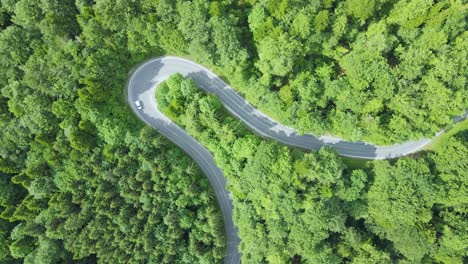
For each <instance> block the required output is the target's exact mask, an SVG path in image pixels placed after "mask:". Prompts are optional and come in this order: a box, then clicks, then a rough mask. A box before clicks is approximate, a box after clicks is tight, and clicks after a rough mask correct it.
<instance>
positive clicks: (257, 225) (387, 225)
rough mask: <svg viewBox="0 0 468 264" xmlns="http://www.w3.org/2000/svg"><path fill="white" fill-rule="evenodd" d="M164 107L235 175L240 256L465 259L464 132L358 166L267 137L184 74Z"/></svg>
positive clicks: (467, 177) (161, 90)
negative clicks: (436, 145)
mask: <svg viewBox="0 0 468 264" xmlns="http://www.w3.org/2000/svg"><path fill="white" fill-rule="evenodd" d="M156 98H157V101H158V107H159V108H160V110H161V111H162V112H163V113H165V114H166V115H167V116H169V117H171V119H172V120H173V121H175V122H176V123H178V124H179V125H181V126H182V127H183V128H184V129H185V130H186V131H187V132H188V133H189V134H190V135H192V136H193V137H195V138H196V139H197V140H198V141H199V142H200V143H201V144H202V145H204V146H206V147H207V148H208V149H209V150H210V151H211V152H212V153H213V154H214V157H215V161H216V163H217V164H218V165H219V166H220V167H221V169H222V170H223V172H224V173H225V176H226V177H227V179H228V181H229V189H230V190H231V191H232V193H233V195H234V208H235V211H234V216H235V222H236V224H237V225H238V227H239V236H240V238H241V247H240V249H241V252H242V262H243V263H262V262H264V261H266V262H268V263H290V262H291V261H300V262H301V263H342V262H350V263H395V262H400V261H401V262H412V263H421V262H431V263H432V262H441V263H462V262H463V260H464V258H466V256H467V250H468V247H467V244H466V243H465V242H466V241H467V240H466V239H467V234H468V221H466V213H468V212H467V211H466V205H467V204H466V201H468V170H467V168H468V143H467V142H468V140H467V136H468V130H461V131H459V132H458V133H457V134H456V135H454V136H453V137H451V138H450V140H449V141H448V142H447V144H446V145H445V146H444V147H443V148H440V149H438V150H437V151H436V152H427V153H426V154H424V155H423V156H422V157H420V158H417V159H413V158H400V159H398V160H394V161H390V162H389V161H375V162H368V163H367V167H366V168H365V169H353V168H350V167H348V166H346V165H345V164H346V163H345V162H344V161H343V160H342V159H340V158H339V157H337V155H336V154H335V153H334V152H333V151H332V150H331V149H326V148H322V149H321V150H319V151H318V152H310V153H305V152H302V151H301V150H297V149H292V148H289V147H286V146H283V145H281V144H279V143H276V142H274V141H271V140H268V139H263V138H261V137H259V136H257V135H255V134H253V133H252V132H251V131H249V130H248V128H246V127H245V126H244V125H243V124H242V122H241V121H240V120H237V119H235V118H233V117H232V116H231V115H230V114H229V113H228V112H227V110H226V109H225V108H224V107H223V106H222V104H221V102H220V101H219V100H218V99H217V98H216V97H215V96H213V95H210V94H206V93H205V92H202V91H201V90H200V89H198V88H197V86H196V84H195V82H193V81H192V80H189V79H184V77H182V76H181V75H179V74H176V75H173V76H171V77H170V78H169V79H168V80H167V81H165V82H163V83H162V84H160V85H159V87H158V89H157V90H156Z"/></svg>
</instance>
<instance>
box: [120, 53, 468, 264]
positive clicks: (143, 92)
mask: <svg viewBox="0 0 468 264" xmlns="http://www.w3.org/2000/svg"><path fill="white" fill-rule="evenodd" d="M175 73H180V74H182V75H183V76H186V77H188V78H191V79H193V80H194V81H195V82H196V83H197V84H198V86H199V87H200V88H201V89H203V90H205V91H207V92H210V93H214V94H216V95H217V96H218V98H219V99H220V100H221V102H222V103H223V104H224V106H225V107H226V108H227V109H228V110H229V111H230V112H231V113H232V114H234V115H235V116H237V117H238V118H239V119H241V120H242V121H243V122H244V123H245V124H246V125H247V126H249V127H250V128H251V129H252V130H254V131H255V132H256V133H258V134H260V135H262V136H265V137H268V138H272V139H274V140H277V141H279V142H281V143H283V144H286V145H289V146H295V147H300V148H304V149H308V150H318V149H319V148H321V147H322V146H330V147H332V148H334V149H335V150H336V151H337V152H338V153H339V154H340V155H342V156H346V157H353V158H361V159H387V158H395V157H400V156H405V155H408V154H410V153H414V152H417V151H419V150H420V149H422V148H423V147H424V146H425V145H427V144H429V143H430V142H431V140H430V139H421V140H417V141H407V142H405V143H402V144H394V145H391V146H375V145H373V144H369V143H365V142H348V141H344V140H342V139H339V138H335V137H325V136H322V137H315V136H313V135H309V134H302V135H300V134H298V133H297V132H296V131H295V130H294V129H292V128H290V127H287V126H283V125H282V124H280V123H278V122H276V121H274V120H272V119H271V118H269V117H267V116H266V115H264V114H263V113H261V112H259V111H258V110H256V109H255V108H254V107H253V106H252V105H250V104H249V103H248V102H247V101H245V100H244V98H242V97H241V96H240V95H239V94H237V93H236V92H235V91H234V90H233V89H232V88H231V87H229V86H228V85H227V84H226V83H225V82H224V81H222V80H221V79H220V78H218V77H217V76H216V75H215V74H213V73H212V72H211V71H210V70H209V69H207V68H205V67H203V66H201V65H199V64H196V63H194V62H192V61H189V60H186V59H182V58H178V57H170V56H167V57H159V58H154V59H151V60H149V61H146V62H144V63H142V64H141V65H139V66H138V67H137V68H136V69H135V70H134V71H133V72H132V74H131V77H130V79H129V81H128V83H127V99H128V102H129V104H130V107H131V108H132V110H133V111H134V112H135V114H136V115H137V116H138V117H139V118H140V119H141V120H142V121H144V122H145V123H147V124H148V125H150V126H152V127H153V128H154V129H156V130H157V131H159V133H161V134H162V135H164V136H165V137H167V138H169V139H170V140H171V141H172V142H174V143H175V144H176V145H178V146H179V147H180V148H182V149H183V150H184V151H185V152H186V153H187V154H189V155H190V156H191V157H192V158H193V159H194V160H195V162H197V163H198V165H199V166H200V168H201V169H202V171H203V172H204V173H205V175H206V176H207V177H208V179H209V181H210V183H211V185H212V186H213V189H214V192H215V195H216V198H217V200H218V203H219V206H220V208H221V212H222V215H223V220H224V229H225V234H226V239H227V247H226V256H225V258H224V263H229V264H231V263H240V253H239V252H238V250H237V247H238V245H239V242H240V240H239V237H238V236H237V227H236V226H235V225H234V222H233V220H232V209H233V206H232V201H231V199H230V193H229V191H228V190H227V189H226V178H225V177H224V175H223V172H222V171H221V170H220V169H219V168H218V167H217V166H216V164H215V162H214V159H213V156H212V155H211V153H210V152H209V151H208V150H207V149H206V148H205V147H203V146H202V145H201V144H200V143H198V141H196V140H195V139H194V138H192V137H191V136H190V135H188V134H187V133H186V132H185V131H184V130H183V129H181V128H180V127H179V126H177V125H176V124H174V123H173V122H172V121H171V120H170V119H168V118H167V117H166V116H164V115H163V114H162V113H161V112H160V111H159V110H158V107H157V103H156V99H155V90H156V87H157V86H158V84H159V83H161V82H162V81H164V80H166V79H167V78H168V77H169V76H171V75H173V74H175ZM137 100H139V101H140V102H141V106H142V108H141V109H137V106H136V105H135V101H137ZM467 115H468V112H467V113H465V115H463V116H460V117H457V118H456V119H455V122H459V121H461V120H463V119H464V118H466V117H467ZM442 133H443V131H441V132H439V133H437V135H436V136H439V135H440V134H442Z"/></svg>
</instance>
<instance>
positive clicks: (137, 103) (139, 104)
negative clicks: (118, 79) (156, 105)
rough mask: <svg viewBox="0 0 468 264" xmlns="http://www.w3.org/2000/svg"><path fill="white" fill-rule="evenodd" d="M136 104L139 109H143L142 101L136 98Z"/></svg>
mask: <svg viewBox="0 0 468 264" xmlns="http://www.w3.org/2000/svg"><path fill="white" fill-rule="evenodd" d="M135 105H136V107H137V108H138V109H141V103H140V100H136V101H135Z"/></svg>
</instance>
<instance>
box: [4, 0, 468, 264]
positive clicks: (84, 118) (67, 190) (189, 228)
mask: <svg viewBox="0 0 468 264" xmlns="http://www.w3.org/2000/svg"><path fill="white" fill-rule="evenodd" d="M466 27H467V24H466V3H464V2H463V1H459V0H454V1H448V0H443V1H426V0H396V1H387V0H375V1H372V0H368V1H355V0H343V1H341V0H340V1H338V0H326V1H292V0H290V1H283V0H265V1H230V0H229V1H209V2H207V1H202V0H192V1H185V0H184V1H182V0H177V1H171V0H160V1H149V0H139V1H122V0H98V1H88V0H77V1H73V0H64V1H57V0H50V1H45V0H42V1H29V0H1V4H0V30H1V32H0V66H1V69H2V71H0V131H1V132H0V189H1V190H0V262H2V263H3V262H4V263H20V262H24V263H69V262H72V261H75V262H82V263H95V262H113V263H114V262H121V263H147V262H148V263H216V262H219V261H220V259H221V258H222V257H223V254H224V253H223V252H224V240H223V237H222V225H221V217H220V215H219V210H218V208H217V207H216V206H215V201H214V197H213V194H212V192H211V191H210V187H209V184H208V182H207V181H206V179H205V178H204V177H203V176H202V175H201V173H200V172H199V170H198V169H197V167H196V166H195V165H194V164H193V162H192V161H190V160H189V159H188V158H187V157H186V156H185V155H183V154H182V153H181V152H180V151H179V150H177V149H175V148H174V146H172V145H171V144H170V143H169V142H167V140H165V139H163V138H160V137H159V136H158V135H156V134H155V133H154V132H153V131H152V130H151V129H149V128H142V125H141V124H140V122H139V121H138V120H136V119H135V118H134V117H133V115H132V114H131V113H129V111H128V108H126V107H125V106H124V100H123V99H122V89H123V86H124V84H125V81H126V79H127V77H128V75H127V73H128V72H129V71H130V69H131V68H132V67H134V65H136V64H137V63H139V62H140V61H142V60H144V59H146V58H150V57H154V56H158V55H162V54H165V53H169V54H177V55H181V56H190V57H191V58H193V59H194V60H195V61H197V62H200V63H205V64H208V65H209V66H210V67H213V68H214V69H215V70H216V71H218V72H219V73H220V74H221V75H222V76H223V77H225V78H227V81H229V82H230V83H231V84H232V85H233V87H235V88H236V89H238V90H239V92H241V93H242V94H244V95H245V97H246V99H247V100H248V101H250V102H251V103H252V104H254V105H255V106H256V107H258V108H259V109H260V110H262V111H264V112H265V113H267V114H269V115H271V116H272V117H274V118H276V119H278V121H280V122H282V123H284V124H287V125H290V126H292V127H295V128H297V129H298V130H299V131H302V132H312V133H315V134H324V133H328V134H335V135H339V136H342V137H344V138H348V139H355V140H367V141H371V142H374V143H391V142H399V141H403V140H406V139H412V138H420V137H422V136H426V137H432V136H433V134H434V132H436V131H439V130H440V129H441V128H443V127H445V126H447V125H450V124H451V122H452V119H453V117H454V116H455V115H458V114H460V113H461V112H463V111H464V110H466V109H467V108H468V105H467V102H468V97H467V96H468V93H467V86H466V72H467V71H468V67H467V66H468V61H467V58H468V56H467V52H468V46H467V45H468V41H467V39H468V33H467V32H466ZM171 82H172V83H171ZM165 85H166V86H167V87H166V88H164V85H163V87H161V88H160V89H159V90H158V91H159V92H161V94H160V95H158V97H160V98H159V99H160V100H161V102H163V103H162V104H163V105H164V108H163V109H162V110H163V111H165V112H166V113H167V114H168V115H169V116H170V117H171V118H173V119H174V120H176V121H178V122H179V123H180V124H181V125H183V126H184V127H185V128H186V129H187V130H188V131H189V132H190V133H191V134H192V135H194V136H195V137H197V138H198V139H199V140H200V141H201V142H202V143H203V144H205V145H206V146H207V147H208V148H209V149H210V150H211V151H212V152H213V153H214V154H215V158H216V161H217V163H218V164H219V165H220V166H221V167H222V168H223V170H224V171H225V173H226V175H227V176H228V178H229V180H230V181H229V184H230V188H231V190H232V192H233V197H234V198H233V199H234V202H235V204H236V209H235V220H236V223H237V224H238V225H239V227H240V235H241V236H242V245H241V251H242V253H243V259H244V262H245V263H249V262H251V263H259V262H260V263H261V262H271V263H288V262H298V261H301V262H303V263H307V262H308V263H337V262H350V263H369V262H370V263H394V262H402V263H403V262H427V263H430V262H441V263H463V262H464V261H465V262H466V258H467V256H466V252H467V249H466V245H467V244H468V243H467V238H466V234H467V225H466V213H467V212H466V200H467V191H466V186H467V183H466V178H467V175H466V171H468V169H467V164H466V160H468V159H467V154H466V144H465V142H466V141H467V139H466V134H465V132H460V133H457V134H456V136H454V137H453V138H452V139H447V142H446V143H447V144H444V145H440V146H439V147H438V148H436V149H435V150H434V152H432V153H427V154H424V155H423V157H421V158H419V159H414V160H412V159H410V158H408V159H402V160H400V161H397V162H395V163H394V162H389V163H386V162H376V163H375V166H373V167H372V166H370V167H369V168H366V169H365V170H354V171H352V170H351V169H349V168H345V167H344V166H343V165H342V163H341V161H340V160H338V159H337V158H336V157H335V155H334V154H333V153H332V152H331V151H329V150H321V151H320V152H318V153H308V154H304V153H301V152H297V151H293V150H291V149H288V148H285V147H282V146H279V145H278V144H276V143H272V142H269V141H264V140H261V139H259V138H258V137H257V136H255V135H252V134H251V133H249V132H248V130H247V129H246V128H245V127H244V126H243V125H242V124H241V123H240V122H239V121H236V120H235V119H234V118H232V117H230V116H229V115H227V114H226V111H225V110H224V109H223V108H222V107H221V104H220V103H219V102H218V101H217V100H216V99H215V98H213V97H212V96H206V95H203V94H201V93H199V92H198V91H197V90H196V88H195V86H194V84H193V83H190V82H186V81H184V80H183V79H182V78H180V77H174V78H171V79H170V80H169V81H168V82H167V83H166V84H165ZM163 97H164V98H163ZM185 98H190V100H186V99H185ZM462 131H463V130H462ZM395 197H396V198H395ZM392 198H395V199H394V200H392ZM383 210H387V211H388V213H385V214H384V213H382V211H383ZM15 257H16V259H15Z"/></svg>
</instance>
